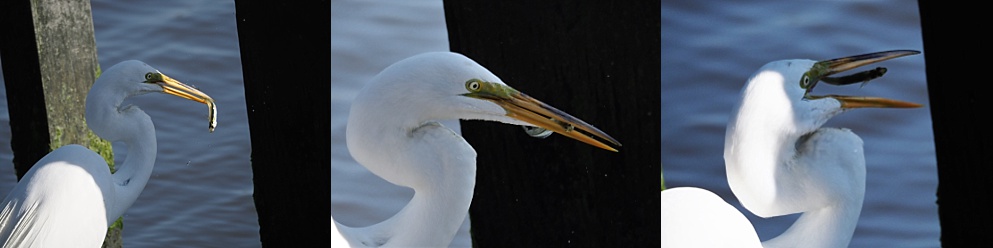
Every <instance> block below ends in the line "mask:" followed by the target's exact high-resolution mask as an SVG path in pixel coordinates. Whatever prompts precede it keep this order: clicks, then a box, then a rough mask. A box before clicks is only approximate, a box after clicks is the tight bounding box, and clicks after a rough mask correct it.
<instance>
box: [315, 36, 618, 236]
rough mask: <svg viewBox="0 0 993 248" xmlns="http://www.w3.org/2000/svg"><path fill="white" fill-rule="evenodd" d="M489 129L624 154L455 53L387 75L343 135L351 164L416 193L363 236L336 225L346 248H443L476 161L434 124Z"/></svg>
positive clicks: (355, 106) (365, 92)
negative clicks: (521, 130) (453, 122)
mask: <svg viewBox="0 0 993 248" xmlns="http://www.w3.org/2000/svg"><path fill="white" fill-rule="evenodd" d="M450 119H464V120H488V121H498V122H503V123H507V124H514V125H523V126H537V127H540V128H543V129H547V130H551V131H554V132H556V133H559V134H562V135H565V136H567V137H570V138H573V139H576V140H579V141H583V142H585V143H587V144H590V145H593V146H596V147H600V148H603V149H606V150H610V151H617V150H615V149H614V148H612V147H611V146H609V145H606V144H604V143H603V142H601V141H600V140H598V139H596V138H594V137H591V136H589V135H593V136H596V137H598V138H599V139H602V140H603V141H604V142H609V143H612V144H613V145H615V146H620V143H618V142H617V141H616V140H614V139H613V138H611V137H610V136H609V135H607V134H606V133H604V132H602V131H600V130H598V129H597V128H595V127H593V126H591V125H589V124H586V123H585V122H583V121H581V120H579V119H576V118H574V117H572V116H570V115H569V114H566V113H564V112H562V111H559V110H558V109H555V108H553V107H551V106H548V105H546V104H544V103H542V102H540V101H538V100H536V99H534V98H531V97H530V96H528V95H525V94H524V93H521V92H518V91H517V90H514V89H513V88H511V87H510V86H507V85H506V84H504V83H503V82H502V81H501V80H500V78H497V76H495V75H493V73H491V72H490V71H489V70H487V69H486V68H483V67H482V66H480V65H479V64H477V63H476V62H475V61H473V60H471V59H469V58H467V57H465V56H463V55H461V54H457V53H451V52H430V53H424V54H420V55H415V56H413V57H410V58H407V59H404V60H401V61H399V62H396V63H394V64H393V65H390V66H389V67H387V68H386V69H384V70H383V71H382V72H380V73H379V74H378V75H376V76H375V77H374V78H373V79H372V81H371V82H369V83H368V84H367V85H365V87H364V88H363V89H362V90H361V91H360V92H359V93H358V95H357V96H356V97H355V100H354V102H352V107H351V113H350V114H349V118H348V125H347V127H346V131H345V135H346V142H347V144H348V150H349V152H351V154H352V156H353V157H354V158H355V160H356V161H357V162H359V163H360V164H362V165H364V166H365V167H366V168H368V169H369V171H371V172H373V173H375V174H376V175H377V176H379V177H382V178H383V179H386V180H387V181H389V182H391V183H393V184H396V185H400V186H405V187H410V188H413V189H414V197H413V199H411V200H410V203H408V204H407V205H406V206H405V207H404V208H403V209H401V210H400V212H398V213H397V214H396V215H394V216H392V217H390V218H389V219H387V220H385V221H383V222H380V223H377V224H374V225H371V226H368V227H362V228H352V227H347V226H344V225H341V224H339V223H338V222H335V227H334V228H336V229H337V230H338V231H339V232H340V235H341V236H337V235H334V236H335V237H332V242H343V241H347V243H348V245H350V246H401V247H445V246H448V244H449V243H450V242H451V241H452V238H453V237H454V235H455V232H456V231H457V230H458V228H459V225H461V224H462V221H463V219H464V218H465V216H466V214H467V213H468V211H469V203H470V202H471V201H472V192H473V188H474V187H475V181H476V180H475V176H476V151H475V150H474V149H473V148H472V146H470V145H469V144H468V143H466V141H465V140H464V139H462V137H461V136H459V135H458V134H456V133H455V132H454V131H452V130H450V129H448V128H446V127H444V126H442V125H441V124H439V123H438V122H437V121H439V120H450Z"/></svg>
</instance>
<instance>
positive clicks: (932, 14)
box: [917, 1, 993, 247]
mask: <svg viewBox="0 0 993 248" xmlns="http://www.w3.org/2000/svg"><path fill="white" fill-rule="evenodd" d="M917 3H918V7H919V9H920V14H921V23H922V25H921V30H922V34H923V36H924V37H923V39H924V57H925V64H926V67H927V81H928V84H927V86H928V95H929V97H930V105H931V106H930V107H931V120H932V125H933V128H934V145H935V152H936V154H935V155H936V158H937V162H938V189H937V194H938V198H937V199H938V200H937V201H938V202H937V203H938V218H939V219H940V220H941V242H942V246H945V247H959V246H975V245H976V244H988V243H990V242H991V241H993V237H991V236H990V235H989V233H990V232H991V231H993V211H990V202H993V180H990V178H991V177H993V162H990V161H993V152H991V151H993V143H991V142H990V140H991V138H993V132H991V131H990V125H989V113H991V111H990V109H991V108H993V101H991V100H990V96H989V92H987V91H986V90H977V89H980V88H985V87H986V86H984V84H985V82H986V80H985V78H986V74H985V72H987V71H989V63H987V62H986V61H985V60H986V59H987V58H989V56H990V55H989V52H988V51H987V50H985V49H984V48H985V47H987V46H986V45H985V44H984V43H985V42H986V39H984V37H985V35H984V33H985V32H981V31H978V30H970V29H968V28H966V29H962V28H961V26H962V25H963V24H968V23H975V22H976V21H978V20H976V19H980V20H981V19H983V17H984V16H985V13H984V12H985V11H984V9H982V8H969V6H966V5H963V4H961V3H948V2H938V1H918V2H917Z"/></svg>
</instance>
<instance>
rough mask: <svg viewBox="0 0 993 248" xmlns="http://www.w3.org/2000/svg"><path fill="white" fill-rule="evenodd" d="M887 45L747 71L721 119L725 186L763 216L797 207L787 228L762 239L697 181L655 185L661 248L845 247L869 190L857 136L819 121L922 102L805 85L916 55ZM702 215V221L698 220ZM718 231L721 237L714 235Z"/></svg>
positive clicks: (874, 73) (846, 80)
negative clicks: (820, 91) (821, 92)
mask: <svg viewBox="0 0 993 248" xmlns="http://www.w3.org/2000/svg"><path fill="white" fill-rule="evenodd" d="M917 53H918V52H916V51H906V50H898V51H886V52H878V53H870V54H863V55H857V56H851V57H844V58H839V59H832V60H825V61H820V62H818V61H813V60H781V61H774V62H770V63H768V64H766V65H765V66H763V67H762V68H761V69H759V70H758V72H756V73H755V74H753V75H752V77H751V78H749V80H748V82H747V83H746V85H745V86H744V88H743V89H742V91H741V100H740V101H739V102H738V103H737V104H736V105H735V107H734V109H733V111H732V113H731V118H730V120H729V122H728V125H727V130H726V133H725V143H724V160H725V166H726V172H727V178H728V184H729V185H730V187H731V191H732V192H733V193H734V195H735V196H736V197H737V198H738V200H739V201H741V203H742V205H743V206H744V207H745V208H746V209H748V210H749V211H751V212H752V213H754V214H755V215H758V216H760V217H763V218H768V217H773V216H780V215H787V214H793V213H802V214H801V215H800V218H799V219H797V221H796V222H795V223H794V224H793V225H792V226H790V228H789V229H787V230H786V231H785V232H784V233H783V234H781V235H779V236H778V237H775V238H773V239H770V240H767V241H764V242H762V243H761V244H760V243H759V239H758V235H757V234H756V233H755V229H754V228H753V227H752V225H751V224H750V223H749V222H748V220H747V219H746V218H745V217H744V216H743V215H742V214H741V213H740V212H738V211H737V209H735V208H734V207H732V206H731V205H729V204H727V202H725V201H723V200H721V199H720V198H719V197H717V195H715V194H713V193H711V192H709V191H706V190H703V189H699V188H691V187H686V188H673V189H668V190H664V191H662V193H661V198H662V201H661V215H662V217H661V222H662V223H661V224H662V231H661V236H662V237H661V239H662V244H663V246H664V247H707V246H708V245H714V244H713V243H708V242H723V241H728V242H731V241H732V240H734V242H736V243H727V244H725V245H717V246H726V245H731V246H734V247H749V246H751V247H763V246H764V247H847V246H848V243H849V242H850V241H851V238H852V234H853V232H854V231H855V226H856V223H857V222H858V218H859V214H860V213H861V210H862V201H863V199H864V196H865V155H864V154H863V149H862V139H861V138H859V137H858V136H857V135H855V134H854V133H852V132H851V131H850V130H848V129H844V128H822V127H821V126H822V125H823V124H824V123H825V122H827V121H828V120H829V119H830V118H831V117H834V116H835V115H837V114H839V113H842V112H844V111H846V110H850V109H854V108H864V107H878V108H913V107H919V106H920V105H918V104H915V103H909V102H902V101H897V100H890V99H885V98H878V97H858V96H839V95H826V96H816V95H812V94H811V90H813V88H814V86H816V85H817V83H818V82H824V83H828V84H835V85H842V84H852V83H859V82H866V81H868V80H871V79H874V78H877V77H880V76H882V75H883V73H885V72H886V69H885V68H881V67H880V68H876V69H873V70H869V71H864V72H860V73H856V74H853V75H849V76H843V77H830V76H831V75H833V74H836V73H839V72H843V71H847V70H850V69H852V68H855V67H859V66H862V65H866V64H870V63H875V62H879V61H883V60H888V59H892V58H897V57H902V56H907V55H912V54H917ZM701 220H702V221H701ZM718 237H720V238H718Z"/></svg>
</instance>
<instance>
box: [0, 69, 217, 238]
mask: <svg viewBox="0 0 993 248" xmlns="http://www.w3.org/2000/svg"><path fill="white" fill-rule="evenodd" d="M149 92H163V93H166V94H171V95H176V96H179V97H182V98H186V99H189V100H193V101H196V102H200V103H204V104H207V106H208V107H209V119H210V120H209V121H210V122H209V126H208V128H209V129H210V131H211V132H212V131H213V130H214V127H215V126H216V125H217V120H216V115H215V112H216V107H215V106H214V100H213V99H212V98H211V97H210V96H207V94H204V93H203V92H200V91H199V90H197V89H195V88H193V87H190V86H187V85H185V84H183V83H180V82H179V81H176V80H174V79H172V78H169V77H168V76H166V75H164V74H162V73H161V72H159V71H158V70H155V69H154V68H152V67H151V66H148V65H147V64H145V63H144V62H141V61H137V60H129V61H124V62H121V63H118V64H116V65H114V66H112V67H110V69H107V70H106V71H104V72H103V75H101V76H100V77H99V78H98V79H97V80H96V82H94V84H93V87H92V88H91V89H90V92H89V94H88V95H87V96H86V124H87V125H88V126H89V128H90V129H92V130H93V132H94V133H95V134H97V135H98V136H100V137H101V138H104V139H107V140H109V141H111V142H113V141H121V142H123V143H124V144H125V145H127V147H128V154H127V156H126V158H125V160H124V162H123V163H122V164H120V165H118V166H117V171H116V172H115V173H113V174H111V173H110V169H109V168H108V167H107V162H106V161H104V159H103V157H101V156H100V155H97V154H96V153H94V152H93V151H90V150H89V149H87V148H86V147H83V146H80V145H66V146H63V147H60V148H58V149H56V150H55V151H52V152H51V153H49V154H48V155H45V157H42V158H41V160H39V161H38V162H37V163H35V165H34V166H33V167H31V169H30V170H28V172H27V173H25V174H24V177H23V178H21V180H20V182H18V183H17V186H15V187H14V189H13V190H11V191H10V194H8V195H7V197H6V198H5V199H4V203H3V206H4V208H3V212H2V213H0V241H2V242H3V247H100V245H101V244H102V243H103V239H104V236H105V234H106V233H107V227H108V226H109V225H110V224H113V222H114V221H116V220H117V218H118V217H120V216H121V215H122V214H124V212H125V211H126V210H127V209H128V208H129V207H131V204H132V203H134V201H135V200H136V199H137V198H138V195H139V194H141V191H142V189H144V188H145V183H147V182H148V177H149V176H150V175H151V173H152V167H153V166H154V165H155V153H156V149H157V145H156V142H155V127H154V126H153V125H152V120H151V118H149V116H148V115H147V114H145V112H143V111H141V109H139V108H138V107H136V106H132V105H126V106H121V103H122V102H123V101H124V99H125V98H128V97H131V96H135V95H140V94H145V93H149Z"/></svg>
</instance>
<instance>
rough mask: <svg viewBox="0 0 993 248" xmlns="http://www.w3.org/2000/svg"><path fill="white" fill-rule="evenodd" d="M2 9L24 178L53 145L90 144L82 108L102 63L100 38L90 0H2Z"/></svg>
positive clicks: (14, 132)
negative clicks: (98, 49) (98, 48)
mask: <svg viewBox="0 0 993 248" xmlns="http://www.w3.org/2000/svg"><path fill="white" fill-rule="evenodd" d="M0 9H2V10H0V11H2V14H0V16H2V17H0V21H2V23H3V24H0V26H2V27H3V31H2V34H3V35H2V36H0V37H2V38H0V45H2V47H0V49H2V51H3V53H2V54H0V56H2V59H3V61H5V63H3V67H4V77H5V80H6V82H7V83H6V87H7V91H8V92H11V93H10V94H7V102H8V104H9V105H8V106H9V108H10V110H9V113H10V126H11V136H12V137H11V149H12V150H13V151H14V168H15V169H16V171H17V178H18V179H20V178H21V176H23V175H24V173H25V172H27V171H28V169H30V168H31V166H32V165H34V163H35V162H37V161H38V159H41V157H42V156H44V155H45V154H48V152H50V151H51V148H57V147H58V146H61V144H84V145H85V144H87V142H88V139H87V133H88V132H89V129H88V128H87V127H86V121H85V119H84V118H85V116H84V113H85V112H86V111H85V106H86V105H85V102H86V93H87V92H89V89H90V86H92V85H93V79H94V78H96V71H97V67H98V64H97V52H96V41H95V40H94V38H93V19H92V17H91V16H90V2H89V1H88V0H75V1H42V0H33V1H23V0H21V1H4V3H3V6H2V7H0ZM32 13H33V14H32ZM50 139H51V140H52V141H53V143H55V144H53V147H51V148H50V145H49V140H50Z"/></svg>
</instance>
